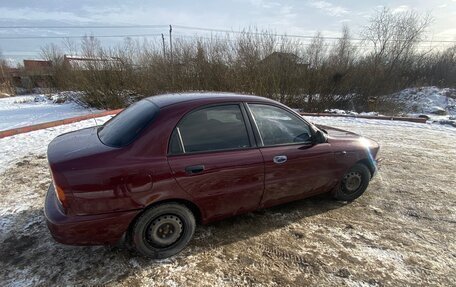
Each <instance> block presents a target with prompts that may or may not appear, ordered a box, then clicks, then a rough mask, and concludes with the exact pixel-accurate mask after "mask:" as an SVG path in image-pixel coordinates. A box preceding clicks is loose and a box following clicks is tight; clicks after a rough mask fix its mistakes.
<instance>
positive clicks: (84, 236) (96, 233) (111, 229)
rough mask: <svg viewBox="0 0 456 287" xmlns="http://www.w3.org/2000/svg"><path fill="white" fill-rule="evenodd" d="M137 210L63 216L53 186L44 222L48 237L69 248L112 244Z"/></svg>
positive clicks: (47, 197)
mask: <svg viewBox="0 0 456 287" xmlns="http://www.w3.org/2000/svg"><path fill="white" fill-rule="evenodd" d="M139 212H140V210H133V211H126V212H116V213H109V214H100V215H84V216H77V215H73V216H70V215H67V214H65V213H64V212H63V210H62V208H61V206H60V203H59V202H58V199H57V196H56V195H55V191H54V186H53V185H52V184H51V185H50V186H49V189H48V192H47V194H46V201H45V205H44V215H45V217H46V223H47V226H48V228H49V231H50V232H51V235H52V237H53V238H54V239H55V240H56V241H57V242H60V243H63V244H70V245H104V244H116V243H117V242H118V241H119V240H120V239H121V238H122V235H123V234H124V233H125V232H126V231H127V229H128V226H129V225H130V222H131V221H132V220H133V219H134V218H135V216H136V215H137V214H138V213H139Z"/></svg>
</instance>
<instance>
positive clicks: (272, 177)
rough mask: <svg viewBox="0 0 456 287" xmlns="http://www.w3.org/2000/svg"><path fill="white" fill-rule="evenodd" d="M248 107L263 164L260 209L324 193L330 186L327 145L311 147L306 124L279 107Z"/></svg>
mask: <svg viewBox="0 0 456 287" xmlns="http://www.w3.org/2000/svg"><path fill="white" fill-rule="evenodd" d="M248 107H249V110H250V111H251V115H252V117H253V122H254V124H255V126H256V130H257V131H258V136H259V138H260V142H261V146H262V147H261V148H260V151H261V153H262V155H263V158H264V162H265V191H264V196H263V199H262V204H261V205H262V206H264V207H268V206H272V205H276V204H280V203H283V202H287V201H290V200H293V199H298V198H302V197H306V196H309V195H311V194H316V193H319V192H322V191H326V190H328V188H330V187H331V186H332V185H333V184H334V182H335V180H334V172H335V170H334V168H335V166H334V155H333V152H332V150H331V146H330V144H328V143H319V144H315V143H314V142H313V140H312V132H311V128H310V126H309V125H308V124H307V122H305V121H304V120H303V119H302V118H301V117H299V116H297V115H295V114H294V113H292V112H290V111H287V110H285V109H283V108H281V107H279V106H273V105H266V104H249V105H248Z"/></svg>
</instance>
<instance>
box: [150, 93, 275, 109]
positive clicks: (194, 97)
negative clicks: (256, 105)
mask: <svg viewBox="0 0 456 287" xmlns="http://www.w3.org/2000/svg"><path fill="white" fill-rule="evenodd" d="M146 99H147V100H148V101H150V102H153V103H154V104H156V105H157V106H158V107H159V108H163V107H166V106H169V105H173V104H177V103H182V102H188V101H198V100H202V101H207V100H213V101H214V103H215V102H220V101H241V102H244V101H262V102H273V101H272V100H270V99H267V98H263V97H259V96H253V95H243V94H235V93H221V92H197V93H175V94H164V95H157V96H151V97H148V98H146Z"/></svg>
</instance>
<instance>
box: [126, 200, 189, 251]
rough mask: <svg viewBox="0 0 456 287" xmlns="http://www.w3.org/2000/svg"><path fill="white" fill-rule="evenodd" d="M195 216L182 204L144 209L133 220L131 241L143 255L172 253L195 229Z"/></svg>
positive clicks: (182, 247)
mask: <svg viewBox="0 0 456 287" xmlns="http://www.w3.org/2000/svg"><path fill="white" fill-rule="evenodd" d="M195 226H196V223H195V217H194V215H193V213H192V212H191V211H190V210H189V209H188V208H187V207H186V206H184V205H182V204H178V203H164V204H160V205H157V206H153V207H151V208H149V209H147V210H146V211H145V212H144V213H143V214H141V216H140V217H139V218H138V219H137V220H136V221H135V223H134V225H133V228H132V229H131V234H130V240H131V244H132V245H133V247H134V248H135V249H136V250H137V251H138V252H139V253H140V254H142V255H144V256H147V257H151V258H154V259H161V258H166V257H170V256H173V255H175V254H177V253H179V252H180V251H182V249H184V247H185V246H186V245H187V243H188V242H189V241H190V239H192V237H193V233H194V232H195Z"/></svg>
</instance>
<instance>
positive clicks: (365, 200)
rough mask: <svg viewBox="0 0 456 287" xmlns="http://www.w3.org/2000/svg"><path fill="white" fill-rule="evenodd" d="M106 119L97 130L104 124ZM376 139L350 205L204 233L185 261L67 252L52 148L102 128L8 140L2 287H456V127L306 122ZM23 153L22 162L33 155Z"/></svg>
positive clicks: (265, 213) (0, 218) (301, 208)
mask: <svg viewBox="0 0 456 287" xmlns="http://www.w3.org/2000/svg"><path fill="white" fill-rule="evenodd" d="M108 118H109V117H105V118H103V119H102V120H97V121H98V123H100V122H101V121H106V120H107V119H108ZM308 119H309V120H310V121H313V122H316V123H320V124H326V125H332V126H335V127H339V128H345V129H348V130H351V131H354V132H357V133H360V134H362V135H365V136H367V137H370V138H372V139H374V140H376V141H378V142H379V143H380V145H381V149H380V156H381V157H383V158H384V161H383V163H382V166H381V169H380V172H379V174H378V175H377V176H376V177H375V178H374V179H373V181H372V182H371V183H370V186H369V188H368V190H367V191H366V193H365V194H364V195H363V196H361V197H360V198H359V199H358V200H356V201H354V202H352V203H341V202H335V201H333V200H329V199H325V198H312V199H306V200H303V201H298V202H294V203H291V204H286V205H282V206H279V207H276V208H271V209H266V210H262V211H258V212H254V213H249V214H246V215H243V216H237V217H234V218H231V219H227V220H224V221H221V222H218V223H215V224H211V225H208V226H198V228H197V231H196V233H195V238H194V239H193V240H192V241H191V242H190V245H189V247H188V248H186V249H185V250H184V251H183V252H182V253H181V254H179V255H177V256H174V257H172V258H169V259H166V260H158V261H157V260H150V259H147V258H142V257H140V256H138V255H137V254H135V253H132V252H129V251H128V250H126V249H125V248H115V247H81V246H65V245H61V244H58V243H56V242H55V241H54V240H53V239H52V238H51V236H50V234H49V231H48V230H47V227H46V224H45V222H44V219H43V210H42V208H43V202H44V195H45V193H46V191H47V187H48V186H49V184H50V182H51V180H50V176H49V171H48V167H47V161H46V153H45V152H46V146H47V144H48V143H49V141H50V140H52V138H53V137H55V136H56V135H58V134H60V133H63V132H67V131H70V130H75V129H78V128H83V127H87V126H91V125H93V124H94V121H93V120H88V121H84V122H79V123H74V124H69V125H66V126H60V127H55V128H50V129H46V130H41V131H35V132H31V133H28V134H21V135H16V136H13V137H9V138H4V139H0V146H1V147H2V149H5V150H4V151H1V152H2V154H1V157H0V166H1V167H2V168H3V169H2V170H1V171H0V182H1V184H0V195H1V197H0V230H1V232H0V254H1V256H0V285H1V286H19V285H20V286H40V285H46V286H48V285H56V286H68V285H72V286H73V285H78V286H79V285H81V286H86V285H103V286H410V285H414V286H430V285H432V286H449V285H452V284H454V282H455V280H456V277H455V273H454V270H455V268H456V256H455V254H456V245H455V241H454V234H456V225H455V224H456V194H455V190H454V187H455V185H456V183H455V178H454V170H455V169H456V150H455V149H454V142H455V141H456V129H454V128H449V127H444V126H437V125H430V124H417V123H408V122H393V121H380V120H366V119H354V118H334V117H309V118H308ZM24 155H25V156H24Z"/></svg>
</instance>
